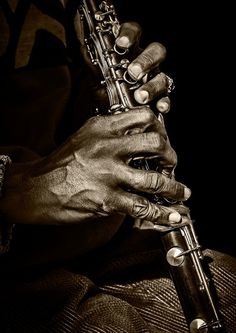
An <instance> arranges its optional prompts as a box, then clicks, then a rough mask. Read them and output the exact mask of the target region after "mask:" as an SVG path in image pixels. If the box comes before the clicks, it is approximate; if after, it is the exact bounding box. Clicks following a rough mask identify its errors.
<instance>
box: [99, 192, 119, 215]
mask: <svg viewBox="0 0 236 333" xmlns="http://www.w3.org/2000/svg"><path fill="white" fill-rule="evenodd" d="M100 210H101V211H102V212H104V213H105V214H107V215H109V214H112V213H114V212H115V211H116V208H115V202H114V200H113V196H111V193H107V194H106V195H105V197H104V199H103V200H102V202H101V205H100Z"/></svg>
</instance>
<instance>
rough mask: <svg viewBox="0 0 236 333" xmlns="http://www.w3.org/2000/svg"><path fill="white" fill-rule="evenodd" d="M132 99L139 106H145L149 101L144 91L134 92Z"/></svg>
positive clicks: (147, 94)
mask: <svg viewBox="0 0 236 333" xmlns="http://www.w3.org/2000/svg"><path fill="white" fill-rule="evenodd" d="M134 98H135V99H136V101H137V102H138V103H139V104H145V103H147V102H148V100H149V93H148V92H147V91H146V90H136V91H135V93H134Z"/></svg>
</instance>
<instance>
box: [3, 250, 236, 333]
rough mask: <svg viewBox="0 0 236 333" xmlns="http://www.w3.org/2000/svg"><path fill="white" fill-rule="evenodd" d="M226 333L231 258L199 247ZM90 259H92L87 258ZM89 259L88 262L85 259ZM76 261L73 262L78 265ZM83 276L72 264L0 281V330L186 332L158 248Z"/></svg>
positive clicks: (231, 299) (231, 323) (231, 312)
mask: <svg viewBox="0 0 236 333" xmlns="http://www.w3.org/2000/svg"><path fill="white" fill-rule="evenodd" d="M205 255H206V256H207V257H208V256H209V257H211V258H214V260H213V261H212V263H211V271H212V273H213V276H214V282H215V286H216V288H217V291H218V296H219V300H220V311H221V313H222V315H223V317H224V320H225V326H226V328H227V330H226V332H227V333H235V332H236V328H235V319H236V318H235V313H236V295H235V291H236V260H235V258H233V257H230V256H228V255H224V254H221V253H219V252H215V251H210V250H207V251H205ZM90 260H92V259H91V258H90ZM89 262H90V261H89ZM78 265H79V263H78ZM89 265H91V267H92V268H91V269H90V270H88V271H89V273H88V274H87V275H88V277H86V276H85V274H84V273H81V272H78V270H77V269H76V267H77V264H76V263H75V264H74V265H73V268H72V267H64V268H60V269H58V268H57V269H55V270H51V271H49V272H47V273H46V272H42V273H41V274H39V275H37V276H32V275H30V274H26V275H18V276H17V279H16V277H15V276H12V278H11V279H8V281H5V283H2V282H1V286H0V289H1V296H2V295H6V296H5V299H4V298H2V301H1V306H3V309H1V312H0V313H1V320H0V322H1V328H2V330H1V332H3V333H7V332H8V333H23V332H24V333H26V332H30V333H34V332H35V333H44V332H45V333H46V332H50V333H51V332H53V333H54V332H57V333H72V332H73V333H74V332H78V333H83V332H86V333H89V332H91V333H92V332H94V333H103V332H104V333H113V332H115V333H120V332H126V333H139V332H140V333H144V332H156V333H157V332H158V333H159V332H168V333H187V332H188V329H187V325H186V322H185V318H184V316H183V312H182V309H181V306H180V303H179V299H178V297H177V295H176V291H175V288H174V285H173V282H172V280H171V279H169V277H168V274H167V273H166V271H165V269H164V265H163V262H162V259H161V257H160V252H159V251H158V250H149V251H140V252H139V251H137V252H136V253H135V252H133V253H131V254H126V255H122V256H121V255H116V256H115V257H114V258H112V256H109V258H108V259H105V258H103V259H100V261H98V262H97V265H96V264H95V263H94V266H95V268H94V267H93V262H91V263H90V264H89Z"/></svg>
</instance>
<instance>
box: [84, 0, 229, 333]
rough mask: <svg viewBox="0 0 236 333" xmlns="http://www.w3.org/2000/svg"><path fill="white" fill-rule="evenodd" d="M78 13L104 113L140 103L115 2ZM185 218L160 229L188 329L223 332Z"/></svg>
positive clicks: (141, 163)
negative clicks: (101, 88) (103, 94)
mask: <svg viewBox="0 0 236 333" xmlns="http://www.w3.org/2000/svg"><path fill="white" fill-rule="evenodd" d="M78 13H79V17H80V20H81V22H82V25H83V29H84V44H86V46H87V51H88V53H89V55H90V59H91V62H92V63H93V64H94V66H99V68H100V70H101V73H102V77H103V80H102V82H101V84H103V85H105V87H106V91H107V94H108V98H109V108H108V110H107V111H106V113H107V114H113V113H116V112H127V111H130V109H131V108H132V107H134V106H136V105H137V103H135V101H134V98H133V90H134V89H135V88H136V87H138V86H139V84H140V83H139V82H135V81H133V80H132V79H131V78H130V77H129V75H128V73H127V67H128V64H129V60H128V59H127V58H128V57H127V54H126V52H127V51H126V50H118V49H117V47H116V46H115V38H116V36H117V32H118V31H119V27H120V23H119V20H118V18H117V13H116V11H115V8H114V6H113V4H112V2H111V1H110V0H106V1H102V0H82V2H81V5H80V7H79V10H78ZM98 114H99V113H98ZM102 114H104V112H103V113H102ZM152 164H153V161H152ZM133 166H134V167H138V168H142V169H147V170H149V169H151V170H153V165H150V164H149V161H148V160H147V159H145V158H139V159H137V160H134V161H133ZM155 170H158V166H156V168H155ZM151 200H152V201H153V202H156V203H161V204H166V205H171V202H169V201H168V200H165V198H159V197H157V196H156V195H153V196H152V198H151ZM186 221H187V222H185V223H180V225H178V224H177V225H176V226H175V227H171V226H167V227H166V228H164V229H163V231H160V237H161V240H162V244H163V251H164V255H165V257H166V262H167V264H168V268H169V272H170V275H171V278H172V280H173V283H174V285H175V288H176V291H177V294H178V297H179V301H180V304H181V306H182V309H183V312H184V315H185V318H186V323H187V325H188V327H189V332H191V333H195V332H196V333H197V332H199V333H212V332H225V330H224V326H223V323H222V317H221V314H220V311H219V306H218V303H217V299H216V291H215V289H214V285H213V283H212V279H211V276H210V271H209V269H208V266H206V263H205V258H204V255H203V253H202V251H201V246H200V245H199V243H198V240H197V237H196V233H195V231H194V228H193V224H192V221H191V218H190V216H188V218H187V219H186Z"/></svg>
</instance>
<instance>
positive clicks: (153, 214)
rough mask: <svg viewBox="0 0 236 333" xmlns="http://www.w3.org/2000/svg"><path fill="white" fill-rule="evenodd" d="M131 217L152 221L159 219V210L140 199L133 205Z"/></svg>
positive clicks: (145, 200)
mask: <svg viewBox="0 0 236 333" xmlns="http://www.w3.org/2000/svg"><path fill="white" fill-rule="evenodd" d="M154 207H155V208H154ZM132 215H133V216H134V217H136V218H140V219H146V220H149V221H154V220H156V219H157V218H159V217H160V215H161V210H160V208H159V207H158V206H157V205H155V206H154V205H152V204H151V203H150V202H149V201H148V200H147V199H145V198H143V197H140V198H138V199H137V200H135V202H134V204H133V211H132Z"/></svg>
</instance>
